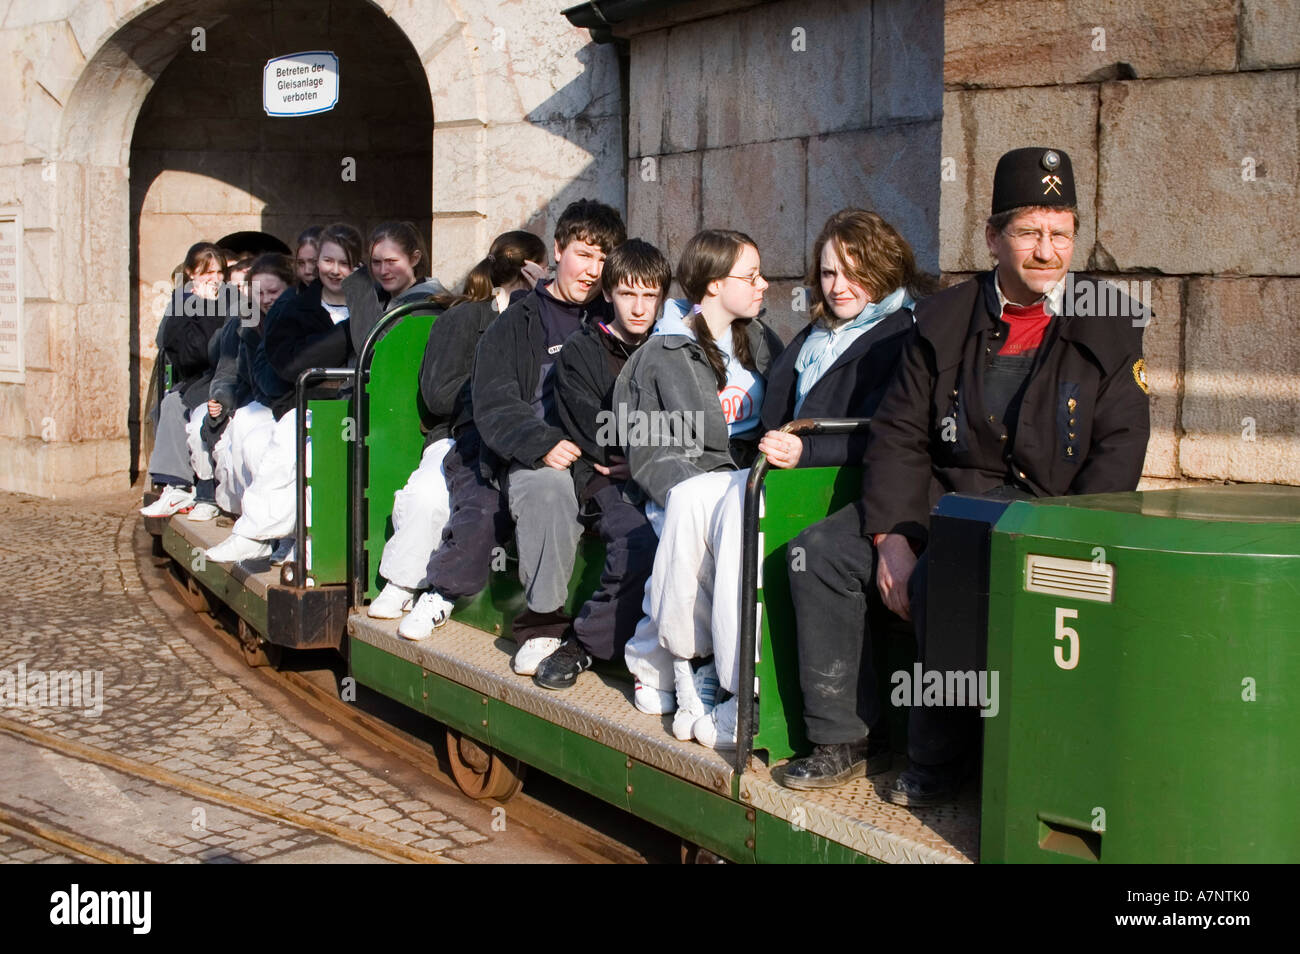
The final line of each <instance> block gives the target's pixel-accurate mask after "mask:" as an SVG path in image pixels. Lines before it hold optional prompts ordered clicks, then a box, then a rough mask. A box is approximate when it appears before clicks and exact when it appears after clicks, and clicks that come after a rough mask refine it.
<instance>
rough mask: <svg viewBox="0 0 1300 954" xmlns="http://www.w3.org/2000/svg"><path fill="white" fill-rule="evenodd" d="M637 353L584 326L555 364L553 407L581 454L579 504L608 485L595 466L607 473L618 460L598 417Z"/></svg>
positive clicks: (576, 482)
mask: <svg viewBox="0 0 1300 954" xmlns="http://www.w3.org/2000/svg"><path fill="white" fill-rule="evenodd" d="M637 347H638V346H637V345H630V344H627V343H626V342H623V341H621V340H619V339H618V338H616V337H614V335H612V334H610V333H609V332H608V331H606V330H604V329H603V328H601V327H599V326H598V325H596V324H595V323H592V324H585V325H583V326H582V328H580V329H579V330H578V331H577V333H576V334H574V335H573V336H572V337H571V338H570V339H569V340H568V341H566V342H565V344H564V347H563V348H562V349H561V350H560V355H559V357H558V358H557V359H556V361H555V406H556V409H557V410H558V411H559V413H560V420H561V421H563V422H564V430H565V432H566V433H567V434H568V436H569V440H571V441H573V443H575V444H577V445H578V446H579V447H581V448H582V456H581V457H580V458H578V460H576V461H575V462H574V464H573V489H574V490H575V491H576V492H577V494H578V501H579V502H580V503H584V502H585V501H586V500H587V499H588V498H589V497H591V496H592V495H593V494H595V493H596V491H598V490H599V489H600V488H601V487H604V486H607V485H609V484H610V483H612V481H610V479H609V478H608V477H606V476H605V475H604V474H601V473H598V472H597V471H596V468H595V466H594V465H596V464H600V465H602V466H605V467H608V466H609V457H610V454H611V453H614V454H616V455H618V456H620V457H621V456H622V453H623V451H622V448H620V447H618V446H617V445H614V444H612V443H611V442H610V441H608V440H606V441H602V440H600V436H601V435H600V431H601V426H600V425H601V412H605V413H606V414H609V413H611V411H612V408H611V405H612V403H613V399H614V382H615V381H616V380H618V375H619V372H620V371H622V370H623V365H625V364H627V359H628V358H630V357H631V356H632V354H633V353H634V352H635V351H636V349H637ZM618 483H619V484H620V485H621V484H622V483H623V482H622V481H619V482H618Z"/></svg>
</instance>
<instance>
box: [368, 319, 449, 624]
mask: <svg viewBox="0 0 1300 954" xmlns="http://www.w3.org/2000/svg"><path fill="white" fill-rule="evenodd" d="M429 308H430V311H429V313H428V314H415V315H407V316H406V317H405V318H401V319H395V320H396V321H397V324H396V325H393V326H392V327H391V329H390V330H389V331H388V332H387V333H386V334H385V335H384V337H383V338H381V339H380V340H379V342H378V344H376V345H375V349H374V357H373V359H372V360H371V364H370V377H369V380H368V381H367V382H366V395H367V400H368V402H369V411H368V414H367V417H368V421H367V422H366V424H367V426H366V446H365V452H366V455H367V458H366V489H365V497H366V516H367V524H366V545H365V553H366V580H365V582H366V592H367V595H368V597H369V598H370V599H374V598H375V597H376V596H377V595H378V594H379V560H380V557H382V556H383V552H384V544H385V543H386V542H387V541H388V538H389V537H391V536H392V535H393V495H394V494H395V493H397V491H399V490H401V489H402V487H404V486H405V485H406V481H407V479H408V478H409V477H410V476H411V474H412V473H413V472H414V471H415V469H416V468H417V467H419V466H420V457H421V455H422V454H423V453H424V438H423V435H422V432H421V429H420V424H421V414H422V413H423V412H424V409H423V405H422V403H421V401H420V387H419V383H420V364H421V362H422V360H423V358H424V347H425V345H426V344H427V343H428V340H429V329H430V328H432V327H433V322H434V320H435V318H436V315H435V314H434V311H435V310H436V309H435V307H434V306H433V305H430V306H429Z"/></svg>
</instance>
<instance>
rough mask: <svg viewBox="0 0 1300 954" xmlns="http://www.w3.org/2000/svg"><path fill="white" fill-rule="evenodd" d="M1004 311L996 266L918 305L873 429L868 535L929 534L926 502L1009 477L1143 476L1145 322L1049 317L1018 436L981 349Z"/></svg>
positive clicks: (1055, 489)
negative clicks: (987, 392)
mask: <svg viewBox="0 0 1300 954" xmlns="http://www.w3.org/2000/svg"><path fill="white" fill-rule="evenodd" d="M1090 281H1094V280H1093V279H1089V278H1078V279H1076V280H1075V287H1076V289H1077V288H1078V287H1079V286H1081V285H1082V284H1084V283H1086V282H1090ZM999 312H1000V308H999V306H998V301H997V294H996V292H995V290H994V288H993V273H992V272H986V273H984V274H983V275H980V276H978V277H977V278H974V279H971V280H970V281H967V282H963V283H962V284H960V285H956V286H953V287H952V288H948V289H946V290H944V291H942V292H940V293H939V294H937V295H934V296H933V297H931V298H927V299H926V300H924V301H922V302H921V303H920V304H918V305H917V308H916V330H915V333H914V334H913V335H912V337H911V339H910V340H909V342H908V344H907V348H906V350H905V352H904V355H903V360H902V363H901V365H900V367H899V372H898V375H897V377H895V379H894V380H893V382H892V383H891V384H890V387H889V390H888V391H887V393H886V394H885V397H884V399H883V400H882V401H881V403H880V407H879V409H878V410H877V412H876V415H875V417H874V418H873V420H872V425H871V429H870V434H869V437H868V442H867V453H866V459H865V462H864V463H865V471H864V473H863V478H862V501H861V507H862V532H863V533H864V534H865V535H871V534H875V533H884V532H895V533H902V534H905V535H907V536H908V537H910V538H912V539H914V540H917V541H921V542H924V541H925V540H926V539H927V536H928V532H929V515H930V510H931V508H932V507H933V506H934V504H935V503H936V502H937V501H938V499H939V497H940V496H942V495H943V494H944V493H948V492H951V491H959V492H962V493H974V494H981V493H988V492H989V491H992V490H996V489H998V488H1000V487H1003V486H1011V487H1015V488H1017V489H1018V490H1020V491H1023V492H1027V493H1029V494H1032V495H1033V496H1036V497H1058V496H1063V495H1066V494H1086V493H1106V492H1112V491H1126V490H1132V489H1134V488H1135V487H1136V486H1137V482H1138V479H1139V478H1140V477H1141V475H1142V463H1143V460H1144V459H1145V457H1146V446H1147V437H1148V435H1149V433H1150V422H1149V417H1148V402H1147V394H1146V390H1145V386H1144V382H1143V383H1142V384H1140V383H1139V378H1140V377H1141V375H1142V367H1143V366H1142V365H1141V364H1140V362H1141V359H1142V329H1141V328H1136V327H1134V326H1133V321H1132V319H1130V318H1127V317H1119V318H1099V317H1064V316H1057V317H1055V318H1053V319H1052V321H1051V323H1050V324H1049V325H1048V327H1047V331H1046V333H1045V334H1044V336H1043V342H1042V344H1041V345H1040V346H1039V348H1038V351H1037V357H1036V359H1035V364H1034V369H1033V371H1032V372H1031V375H1030V378H1029V381H1028V383H1027V385H1026V389H1025V392H1024V397H1023V399H1022V401H1021V405H1020V416H1019V423H1018V426H1017V430H1016V434H1015V439H1014V443H1012V442H1009V441H1008V440H1007V437H1006V431H1005V429H1004V427H1003V425H1002V423H1001V422H999V421H997V420H996V418H994V417H991V416H990V415H989V413H988V411H987V410H986V409H985V408H984V404H983V400H982V393H983V390H982V388H983V376H984V367H985V361H986V355H987V354H988V353H990V350H991V349H993V350H995V349H996V348H997V347H999V346H1000V343H1001V339H1003V338H1004V337H1005V335H1006V332H1007V328H1008V325H1007V324H1006V323H1005V322H1003V321H1001V320H1000V318H999V317H998V316H999ZM1120 314H1137V312H1136V310H1134V309H1129V310H1127V311H1121V312H1120Z"/></svg>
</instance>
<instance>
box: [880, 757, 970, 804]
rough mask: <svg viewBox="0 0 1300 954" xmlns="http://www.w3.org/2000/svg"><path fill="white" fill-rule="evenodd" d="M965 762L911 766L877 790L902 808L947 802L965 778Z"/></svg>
mask: <svg viewBox="0 0 1300 954" xmlns="http://www.w3.org/2000/svg"><path fill="white" fill-rule="evenodd" d="M966 775H967V762H966V760H963V759H959V760H957V761H956V762H950V763H947V764H945V765H921V764H920V763H918V762H913V763H912V764H911V766H910V767H909V768H908V769H907V770H906V771H905V772H903V773H901V774H900V775H899V776H898V778H896V779H895V780H894V784H893V785H891V786H890V787H889V788H886V789H882V790H881V791H880V797H881V798H883V799H884V800H885V801H887V802H889V803H890V804H891V805H902V806H904V807H905V808H924V807H926V806H929V805H942V804H944V803H946V802H951V801H952V800H953V799H955V798H956V797H957V793H958V792H960V791H961V787H962V783H963V782H965V781H966Z"/></svg>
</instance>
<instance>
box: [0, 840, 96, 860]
mask: <svg viewBox="0 0 1300 954" xmlns="http://www.w3.org/2000/svg"><path fill="white" fill-rule="evenodd" d="M80 860H81V859H79V858H73V857H72V856H71V855H65V854H61V853H59V852H55V851H51V850H49V849H48V848H46V847H44V846H41V845H38V844H36V843H35V841H27V840H25V839H24V838H23V837H22V836H21V835H11V834H9V833H8V832H0V864H6V865H20V864H21V865H65V864H73V863H74V862H77V861H80Z"/></svg>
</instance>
